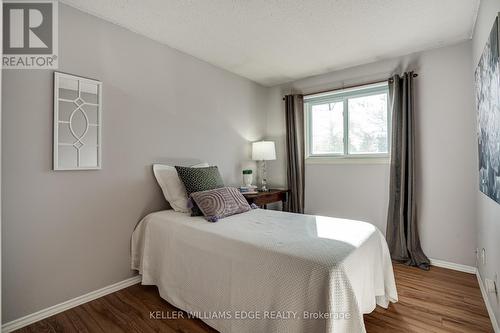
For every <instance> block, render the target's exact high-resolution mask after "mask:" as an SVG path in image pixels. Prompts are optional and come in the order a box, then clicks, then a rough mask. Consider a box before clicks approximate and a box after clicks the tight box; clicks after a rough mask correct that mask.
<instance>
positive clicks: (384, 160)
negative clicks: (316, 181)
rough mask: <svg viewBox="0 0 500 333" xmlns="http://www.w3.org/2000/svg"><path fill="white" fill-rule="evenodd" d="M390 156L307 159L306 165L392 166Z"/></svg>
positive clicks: (315, 157) (316, 157) (317, 157)
mask: <svg viewBox="0 0 500 333" xmlns="http://www.w3.org/2000/svg"><path fill="white" fill-rule="evenodd" d="M390 163H391V159H390V158H389V156H382V157H319V156H314V157H307V158H306V164H390Z"/></svg>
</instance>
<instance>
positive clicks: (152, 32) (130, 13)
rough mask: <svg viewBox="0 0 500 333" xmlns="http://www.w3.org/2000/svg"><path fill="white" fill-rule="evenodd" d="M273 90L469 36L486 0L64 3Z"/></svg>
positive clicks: (123, 0)
mask: <svg viewBox="0 0 500 333" xmlns="http://www.w3.org/2000/svg"><path fill="white" fill-rule="evenodd" d="M63 2H64V3H66V4H69V5H71V6H73V7H76V8H79V9H81V10H83V11H86V12H88V13H91V14H93V15H96V16H99V17H101V18H103V19H106V20H108V21H111V22H114V23H116V24H118V25H121V26H123V27H125V28H128V29H130V30H132V31H134V32H137V33H139V34H142V35H144V36H147V37H149V38H152V39H154V40H156V41H159V42H161V43H164V44H167V45H169V46H171V47H173V48H176V49H178V50H180V51H183V52H185V53H188V54H191V55H193V56H195V57H197V58H200V59H202V60H205V61H207V62H209V63H211V64H214V65H216V66H219V67H222V68H224V69H227V70H229V71H231V72H233V73H236V74H239V75H241V76H244V77H246V78H249V79H251V80H254V81H256V82H259V83H261V84H263V85H266V86H271V85H276V84H280V83H284V82H288V81H292V80H296V79H299V78H303V77H307V76H311V75H315V74H321V73H325V72H329V71H332V70H337V69H341V68H346V67H350V66H355V65H359V64H364V63H369V62H373V61H377V60H381V59H386V58H392V57H395V56H399V55H404V54H409V53H412V52H416V51H421V50H425V49H430V48H435V47H439V46H443V45H447V44H452V43H456V42H459V41H462V40H465V39H469V38H470V37H471V35H472V29H473V26H474V22H475V18H476V14H477V8H478V5H479V0H308V1H306V0H63Z"/></svg>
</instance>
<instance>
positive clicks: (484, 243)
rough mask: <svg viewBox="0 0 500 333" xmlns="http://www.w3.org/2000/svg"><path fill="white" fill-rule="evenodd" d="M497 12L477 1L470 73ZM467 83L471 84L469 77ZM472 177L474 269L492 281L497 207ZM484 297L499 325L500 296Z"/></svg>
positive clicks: (496, 269) (499, 4)
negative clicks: (479, 252)
mask: <svg viewBox="0 0 500 333" xmlns="http://www.w3.org/2000/svg"><path fill="white" fill-rule="evenodd" d="M498 12H500V1H498V0H482V1H481V5H480V7H479V15H478V17H477V21H476V27H475V30H474V36H473V39H472V54H473V62H472V65H473V68H472V69H473V71H474V70H475V69H476V66H477V64H478V63H479V59H480V57H481V54H482V52H483V49H484V46H485V43H486V40H487V39H488V36H489V34H490V30H491V27H492V25H493V21H494V19H495V16H496V15H497V14H498ZM471 80H473V77H472V78H471ZM473 110H474V111H473V112H474V114H476V109H475V108H474V109H473ZM476 158H477V157H476ZM474 175H475V176H476V184H475V189H476V196H477V198H476V199H477V206H478V218H477V231H478V237H477V246H478V248H479V249H482V248H484V249H486V265H483V264H482V262H481V260H479V261H478V268H479V272H480V275H481V278H483V279H484V278H490V279H493V277H494V275H495V274H497V275H499V276H500V205H499V204H498V203H496V202H495V201H493V200H491V199H490V198H488V197H487V196H486V195H484V194H483V193H481V192H480V191H479V176H478V171H477V167H476V170H475V173H474ZM499 283H500V277H499V278H498V279H497V286H499ZM488 296H489V300H490V304H491V306H492V308H493V311H494V313H495V315H496V320H497V322H498V323H499V325H500V296H498V295H496V296H495V295H493V294H489V295H488Z"/></svg>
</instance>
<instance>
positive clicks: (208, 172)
mask: <svg viewBox="0 0 500 333" xmlns="http://www.w3.org/2000/svg"><path fill="white" fill-rule="evenodd" d="M175 169H176V170H177V173H178V174H179V178H180V179H181V181H182V183H183V184H184V187H185V188H186V192H187V194H188V196H190V195H191V193H194V192H200V191H207V190H213V189H216V188H221V187H224V182H223V181H222V178H221V176H220V173H219V169H218V168H217V167H216V166H209V167H206V168H186V167H181V166H176V167H175ZM188 207H189V203H188ZM191 215H192V216H200V215H203V214H202V213H201V211H200V210H199V209H198V207H197V206H196V203H195V202H193V203H192V207H191Z"/></svg>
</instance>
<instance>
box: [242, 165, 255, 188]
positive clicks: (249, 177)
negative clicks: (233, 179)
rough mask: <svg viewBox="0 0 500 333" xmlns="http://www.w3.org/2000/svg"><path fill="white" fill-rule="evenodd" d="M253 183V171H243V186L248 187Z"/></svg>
mask: <svg viewBox="0 0 500 333" xmlns="http://www.w3.org/2000/svg"><path fill="white" fill-rule="evenodd" d="M252 181H253V171H252V170H250V169H245V170H243V185H245V186H247V187H250V186H252Z"/></svg>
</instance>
